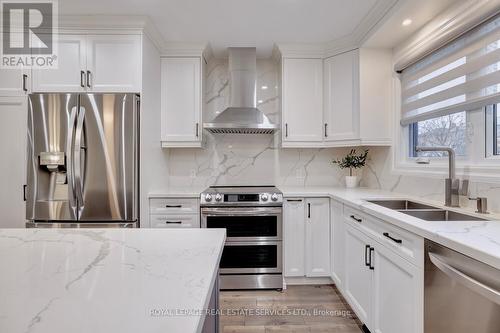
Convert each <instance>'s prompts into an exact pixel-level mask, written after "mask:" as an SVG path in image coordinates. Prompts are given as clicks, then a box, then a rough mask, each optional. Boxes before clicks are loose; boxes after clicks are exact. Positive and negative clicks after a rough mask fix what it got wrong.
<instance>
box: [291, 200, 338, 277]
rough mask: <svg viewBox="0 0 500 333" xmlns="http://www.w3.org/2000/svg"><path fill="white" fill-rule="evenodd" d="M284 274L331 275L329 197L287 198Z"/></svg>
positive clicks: (301, 275)
mask: <svg viewBox="0 0 500 333" xmlns="http://www.w3.org/2000/svg"><path fill="white" fill-rule="evenodd" d="M283 231H284V232H283V246H284V251H283V252H284V275H285V276H286V277H303V276H306V277H328V276H330V199H329V198H307V199H305V198H288V199H285V203H284V205H283Z"/></svg>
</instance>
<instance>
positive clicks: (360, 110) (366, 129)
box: [280, 48, 393, 148]
mask: <svg viewBox="0 0 500 333" xmlns="http://www.w3.org/2000/svg"><path fill="white" fill-rule="evenodd" d="M303 53H304V54H303ZM303 53H299V54H297V53H296V52H292V53H286V52H285V53H284V54H281V67H280V69H281V103H282V104H281V107H282V129H281V130H282V147H283V148H287V147H290V148H316V147H347V146H360V145H364V146H387V145H391V143H392V136H391V113H392V99H393V98H392V89H393V87H392V80H393V78H392V73H393V69H392V54H391V52H390V51H386V50H382V49H371V48H361V49H355V50H352V51H348V52H345V53H341V54H338V55H335V56H332V57H329V58H325V59H324V58H323V55H322V54H321V53H320V54H318V53H314V54H313V56H309V57H308V55H307V52H303ZM302 54H303V56H304V57H300V55H302Z"/></svg>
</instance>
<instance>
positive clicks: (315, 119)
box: [282, 58, 323, 146]
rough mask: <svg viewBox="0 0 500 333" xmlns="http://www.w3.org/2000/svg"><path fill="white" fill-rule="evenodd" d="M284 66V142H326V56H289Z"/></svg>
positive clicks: (284, 60)
mask: <svg viewBox="0 0 500 333" xmlns="http://www.w3.org/2000/svg"><path fill="white" fill-rule="evenodd" d="M282 70H283V83H282V85H283V96H282V107H283V110H282V113H283V124H282V126H283V128H282V131H283V142H303V143H318V144H319V143H322V140H323V100H322V99H323V60H322V59H288V58H285V59H283V69H282ZM285 146H286V145H285ZM308 146H310V145H308Z"/></svg>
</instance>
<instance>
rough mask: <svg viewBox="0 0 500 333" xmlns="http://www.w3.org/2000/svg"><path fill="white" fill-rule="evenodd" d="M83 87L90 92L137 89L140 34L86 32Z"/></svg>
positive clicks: (139, 81) (139, 69)
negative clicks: (85, 64) (85, 85)
mask: <svg viewBox="0 0 500 333" xmlns="http://www.w3.org/2000/svg"><path fill="white" fill-rule="evenodd" d="M86 53H87V71H88V73H86V74H88V76H87V88H88V89H90V90H91V91H93V92H131V93H134V92H135V93H139V92H141V82H142V80H141V63H142V62H141V36H139V35H111V36H110V35H88V36H87V52H86Z"/></svg>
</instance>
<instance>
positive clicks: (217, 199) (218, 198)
mask: <svg viewBox="0 0 500 333" xmlns="http://www.w3.org/2000/svg"><path fill="white" fill-rule="evenodd" d="M221 200H222V195H220V193H217V194H216V195H215V201H221Z"/></svg>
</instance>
